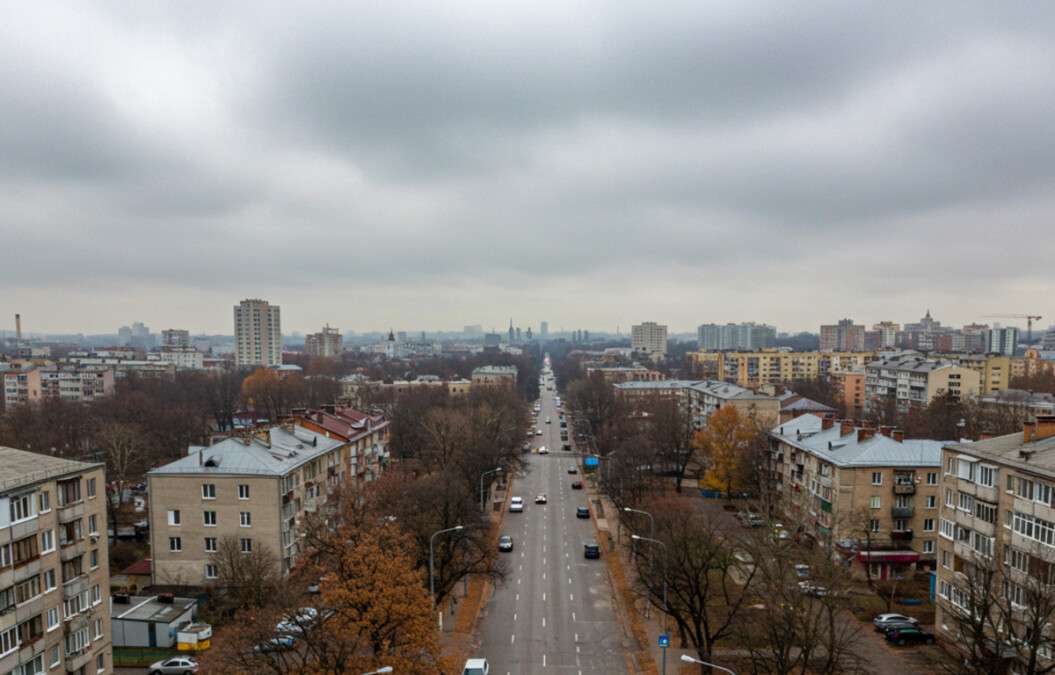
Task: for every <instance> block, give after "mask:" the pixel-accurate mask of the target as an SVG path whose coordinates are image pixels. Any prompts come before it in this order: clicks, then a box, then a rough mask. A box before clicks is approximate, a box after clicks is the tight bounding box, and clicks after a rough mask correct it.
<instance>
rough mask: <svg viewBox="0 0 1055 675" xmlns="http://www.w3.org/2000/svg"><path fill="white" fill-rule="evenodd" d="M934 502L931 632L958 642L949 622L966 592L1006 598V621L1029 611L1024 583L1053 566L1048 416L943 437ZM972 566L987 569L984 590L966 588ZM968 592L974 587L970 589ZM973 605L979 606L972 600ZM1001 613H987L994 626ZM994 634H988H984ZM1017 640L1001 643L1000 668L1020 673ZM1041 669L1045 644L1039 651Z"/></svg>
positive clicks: (1054, 434)
mask: <svg viewBox="0 0 1055 675" xmlns="http://www.w3.org/2000/svg"><path fill="white" fill-rule="evenodd" d="M942 462H943V467H944V470H943V472H942V481H941V486H942V508H941V521H940V524H939V538H938V561H939V564H938V567H937V576H938V579H937V591H938V593H937V594H938V601H937V603H936V612H935V626H936V631H935V632H936V633H937V634H938V636H939V638H943V639H945V640H948V641H949V642H951V643H962V642H963V641H964V640H966V639H970V636H964V635H961V634H960V625H959V622H958V620H957V617H958V615H960V614H961V612H963V611H965V610H968V611H969V608H970V607H971V604H972V603H971V597H975V598H978V597H979V595H984V594H985V593H986V592H988V591H994V590H995V593H996V594H997V595H998V599H996V600H994V602H995V604H996V605H998V606H1004V607H1005V608H1006V604H1007V601H1010V604H1011V609H1012V610H1013V611H1012V612H1011V617H1012V620H1019V619H1020V618H1021V617H1022V616H1024V615H1026V614H1027V613H1028V612H1030V611H1035V612H1037V613H1038V615H1039V616H1042V617H1043V616H1045V613H1047V612H1049V611H1050V610H1049V609H1047V608H1045V607H1035V606H1033V607H1031V605H1032V603H1033V602H1034V601H1033V600H1031V599H1030V594H1028V593H1026V592H1025V591H1024V588H1025V587H1027V586H1030V585H1033V584H1034V582H1040V583H1041V584H1050V583H1051V578H1052V569H1053V568H1052V565H1055V416H1050V415H1038V416H1037V417H1036V418H1035V420H1033V421H1030V422H1028V423H1026V424H1025V425H1024V428H1023V431H1022V432H1020V433H1014V434H1008V435H1006V436H999V437H996V438H991V439H988V440H984V441H977V442H974V443H949V444H946V446H945V448H944V450H943V452H942ZM978 568H981V569H989V570H992V572H993V576H989V577H986V581H987V582H989V583H990V585H991V586H992V588H987V589H979V588H977V587H975V588H973V589H972V588H970V587H969V586H968V585H969V584H973V583H976V582H975V581H972V579H975V580H977V579H978V578H979V577H978V576H976V575H975V574H974V570H977V569H978ZM972 590H973V591H974V593H973V594H972ZM975 606H976V607H977V606H979V605H975ZM1004 620H1005V617H1002V616H1001V617H994V621H993V623H994V624H997V625H999V624H1001V623H1002V622H1003V621H1004ZM991 637H996V636H991ZM1022 648H1023V645H1022V644H1021V643H1018V644H1015V643H1010V644H1006V645H1005V646H1004V648H1003V649H1002V652H1003V653H1004V654H1005V655H1006V656H1007V657H1008V659H1009V663H1008V669H1007V670H1008V672H1021V671H1020V666H1021V665H1022V664H1016V663H1014V662H1015V661H1016V660H1017V659H1020V658H1021V657H1022ZM1040 652H1041V653H1040V656H1041V661H1042V663H1041V666H1042V667H1045V668H1046V667H1049V666H1050V665H1051V663H1052V658H1053V655H1052V653H1051V649H1050V645H1048V646H1046V647H1044V648H1042V649H1040Z"/></svg>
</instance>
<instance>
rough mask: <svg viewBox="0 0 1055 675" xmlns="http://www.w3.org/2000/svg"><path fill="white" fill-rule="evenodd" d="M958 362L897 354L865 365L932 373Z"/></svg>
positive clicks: (869, 367)
mask: <svg viewBox="0 0 1055 675" xmlns="http://www.w3.org/2000/svg"><path fill="white" fill-rule="evenodd" d="M954 365H956V364H954V363H949V362H948V361H935V360H934V359H926V358H923V357H922V356H895V357H891V358H883V359H877V360H875V361H872V362H871V363H869V364H867V365H866V366H865V368H866V369H869V370H871V369H875V368H888V369H892V370H909V371H912V372H914V373H930V372H933V371H935V370H939V369H941V368H949V367H951V366H954Z"/></svg>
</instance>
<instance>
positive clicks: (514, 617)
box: [513, 612, 517, 621]
mask: <svg viewBox="0 0 1055 675" xmlns="http://www.w3.org/2000/svg"><path fill="white" fill-rule="evenodd" d="M516 620H517V613H516V612H513V621H516Z"/></svg>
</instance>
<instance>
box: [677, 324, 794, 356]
mask: <svg viewBox="0 0 1055 675" xmlns="http://www.w3.org/2000/svg"><path fill="white" fill-rule="evenodd" d="M776 339H777V329H776V328H774V327H773V326H769V325H766V324H758V323H754V322H747V323H728V324H725V325H720V324H716V323H705V324H702V325H701V326H699V327H697V328H696V343H697V346H698V347H699V349H700V350H702V351H719V350H725V349H737V350H752V349H765V348H767V347H772V346H773V342H774V341H775V340H776Z"/></svg>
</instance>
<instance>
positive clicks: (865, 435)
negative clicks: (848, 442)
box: [857, 427, 876, 443]
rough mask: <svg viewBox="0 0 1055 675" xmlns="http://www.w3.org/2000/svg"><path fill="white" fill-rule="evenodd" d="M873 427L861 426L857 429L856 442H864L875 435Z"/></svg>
mask: <svg viewBox="0 0 1055 675" xmlns="http://www.w3.org/2000/svg"><path fill="white" fill-rule="evenodd" d="M875 433H876V430H875V429H868V428H867V427H861V428H860V429H858V430H857V442H858V443H864V442H865V441H867V440H868V439H869V438H871V437H872V436H875Z"/></svg>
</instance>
